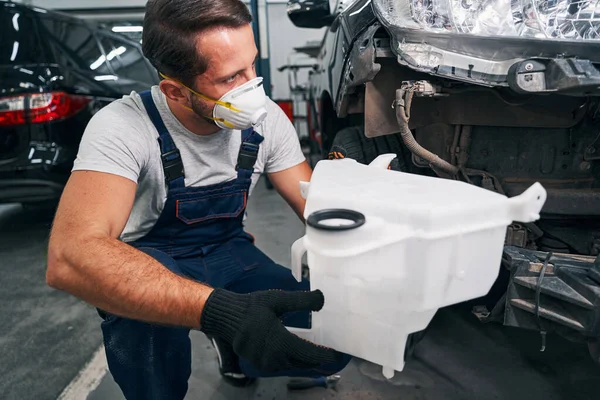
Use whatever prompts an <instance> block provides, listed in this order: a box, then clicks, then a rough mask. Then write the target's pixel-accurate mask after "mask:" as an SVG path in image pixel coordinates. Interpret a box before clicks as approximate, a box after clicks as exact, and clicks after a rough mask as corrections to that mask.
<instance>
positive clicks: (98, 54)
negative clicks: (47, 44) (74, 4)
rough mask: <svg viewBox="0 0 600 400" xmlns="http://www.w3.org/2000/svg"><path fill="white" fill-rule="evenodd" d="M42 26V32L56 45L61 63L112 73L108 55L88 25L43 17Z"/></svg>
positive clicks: (99, 72)
mask: <svg viewBox="0 0 600 400" xmlns="http://www.w3.org/2000/svg"><path fill="white" fill-rule="evenodd" d="M42 26H43V29H44V32H43V33H42V34H43V35H44V37H47V38H48V39H49V40H50V41H51V43H52V46H54V47H55V53H56V54H57V58H59V59H60V60H61V61H62V62H61V63H64V64H67V65H69V66H75V67H77V68H79V69H84V70H85V69H88V70H92V71H94V72H95V73H97V74H110V70H109V68H108V65H107V63H106V56H105V55H104V53H102V49H101V48H100V47H99V46H98V41H97V40H96V38H95V36H94V35H93V33H92V31H91V30H90V29H89V28H88V27H87V26H85V25H83V24H77V23H72V22H69V21H62V20H58V19H53V18H42Z"/></svg>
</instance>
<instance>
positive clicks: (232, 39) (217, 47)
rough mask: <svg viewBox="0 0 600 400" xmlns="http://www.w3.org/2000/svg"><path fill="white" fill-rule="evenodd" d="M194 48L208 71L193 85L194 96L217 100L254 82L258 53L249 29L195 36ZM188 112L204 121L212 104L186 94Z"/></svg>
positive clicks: (221, 30) (222, 30)
mask: <svg viewBox="0 0 600 400" xmlns="http://www.w3.org/2000/svg"><path fill="white" fill-rule="evenodd" d="M197 48H198V51H199V53H200V54H202V55H203V56H204V57H206V59H207V60H208V69H207V70H206V72H205V73H203V74H202V75H200V76H198V77H197V78H196V80H195V82H194V86H193V87H192V89H194V90H195V91H196V92H198V93H201V94H203V95H204V96H207V97H210V98H211V99H215V100H218V99H220V98H221V97H222V96H223V95H224V94H225V93H227V92H229V91H230V90H232V89H234V88H236V87H238V86H240V85H243V84H244V83H246V82H248V81H249V80H251V79H254V78H256V70H255V61H256V59H257V58H258V50H257V48H256V44H255V43H254V34H253V32H252V27H251V25H249V24H248V25H245V26H242V27H239V28H220V29H215V30H211V31H208V32H204V33H202V34H201V35H199V38H198V44H197ZM190 95H191V97H190V101H191V108H192V110H193V111H194V113H195V114H196V115H198V116H200V117H202V118H203V119H204V120H206V121H208V122H210V123H211V124H214V121H212V120H210V119H208V118H205V117H204V116H212V114H213V109H214V107H215V103H214V102H212V101H210V100H207V99H205V98H202V97H200V96H197V95H194V94H193V93H191V92H190Z"/></svg>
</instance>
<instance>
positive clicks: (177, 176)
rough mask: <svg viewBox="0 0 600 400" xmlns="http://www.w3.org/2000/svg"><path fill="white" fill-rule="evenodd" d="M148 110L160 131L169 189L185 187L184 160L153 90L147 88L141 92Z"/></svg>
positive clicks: (161, 156)
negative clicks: (160, 110) (153, 97)
mask: <svg viewBox="0 0 600 400" xmlns="http://www.w3.org/2000/svg"><path fill="white" fill-rule="evenodd" d="M140 97H141V98H142V102H143V103H144V107H145V108H146V112H147V113H148V116H149V117H150V120H151V121H152V123H153V124H154V126H155V127H156V130H157V131H158V143H159V145H160V153H161V154H160V158H161V160H162V166H163V171H164V173H165V181H166V183H167V185H168V186H169V189H175V188H183V187H185V174H184V171H183V161H182V160H181V154H180V153H179V149H177V146H175V142H173V138H172V137H171V134H170V133H169V130H168V129H167V127H166V126H165V123H164V121H163V119H162V118H161V116H160V113H159V112H158V109H157V108H156V104H154V100H153V99H152V92H150V91H149V90H146V91H144V92H141V93H140Z"/></svg>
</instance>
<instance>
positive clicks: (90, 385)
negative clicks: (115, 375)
mask: <svg viewBox="0 0 600 400" xmlns="http://www.w3.org/2000/svg"><path fill="white" fill-rule="evenodd" d="M107 371H108V365H107V364H106V354H105V352H104V346H100V348H99V349H98V350H96V352H95V353H94V355H93V356H92V359H91V360H90V362H89V363H87V365H86V366H85V367H83V369H82V370H81V371H79V374H77V376H76V377H75V379H73V380H72V381H71V383H69V386H67V387H66V388H65V390H63V392H62V393H61V394H60V396H58V399H57V400H83V399H87V397H88V395H89V394H90V393H91V392H93V391H94V390H95V389H96V388H97V387H98V385H99V384H100V381H101V380H102V378H103V377H104V375H105V374H106V372H107Z"/></svg>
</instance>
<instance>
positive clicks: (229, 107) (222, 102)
mask: <svg viewBox="0 0 600 400" xmlns="http://www.w3.org/2000/svg"><path fill="white" fill-rule="evenodd" d="M159 74H160V76H162V77H163V78H165V79H170V80H172V81H175V82H177V83H179V84H180V85H182V86H183V87H184V88H186V89H187V90H189V91H190V92H192V93H193V94H195V95H196V96H198V97H202V98H203V99H205V100H208V101H212V102H213V103H216V104H218V105H220V106H223V107H225V108H227V109H229V110H231V111H233V112H241V110H238V109H237V108H235V107H234V106H233V105H232V104H231V103H230V102H228V101H221V100H215V99H212V98H210V97H208V96H206V95H203V94H202V93H198V92H196V91H195V90H194V89H192V88H189V87H187V86H186V85H184V84H183V83H181V82H179V81H178V80H177V79H174V78H171V77H169V76H167V75H165V74H163V73H162V72H159ZM211 119H212V118H211ZM219 121H220V120H219ZM222 122H223V123H225V121H222Z"/></svg>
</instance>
